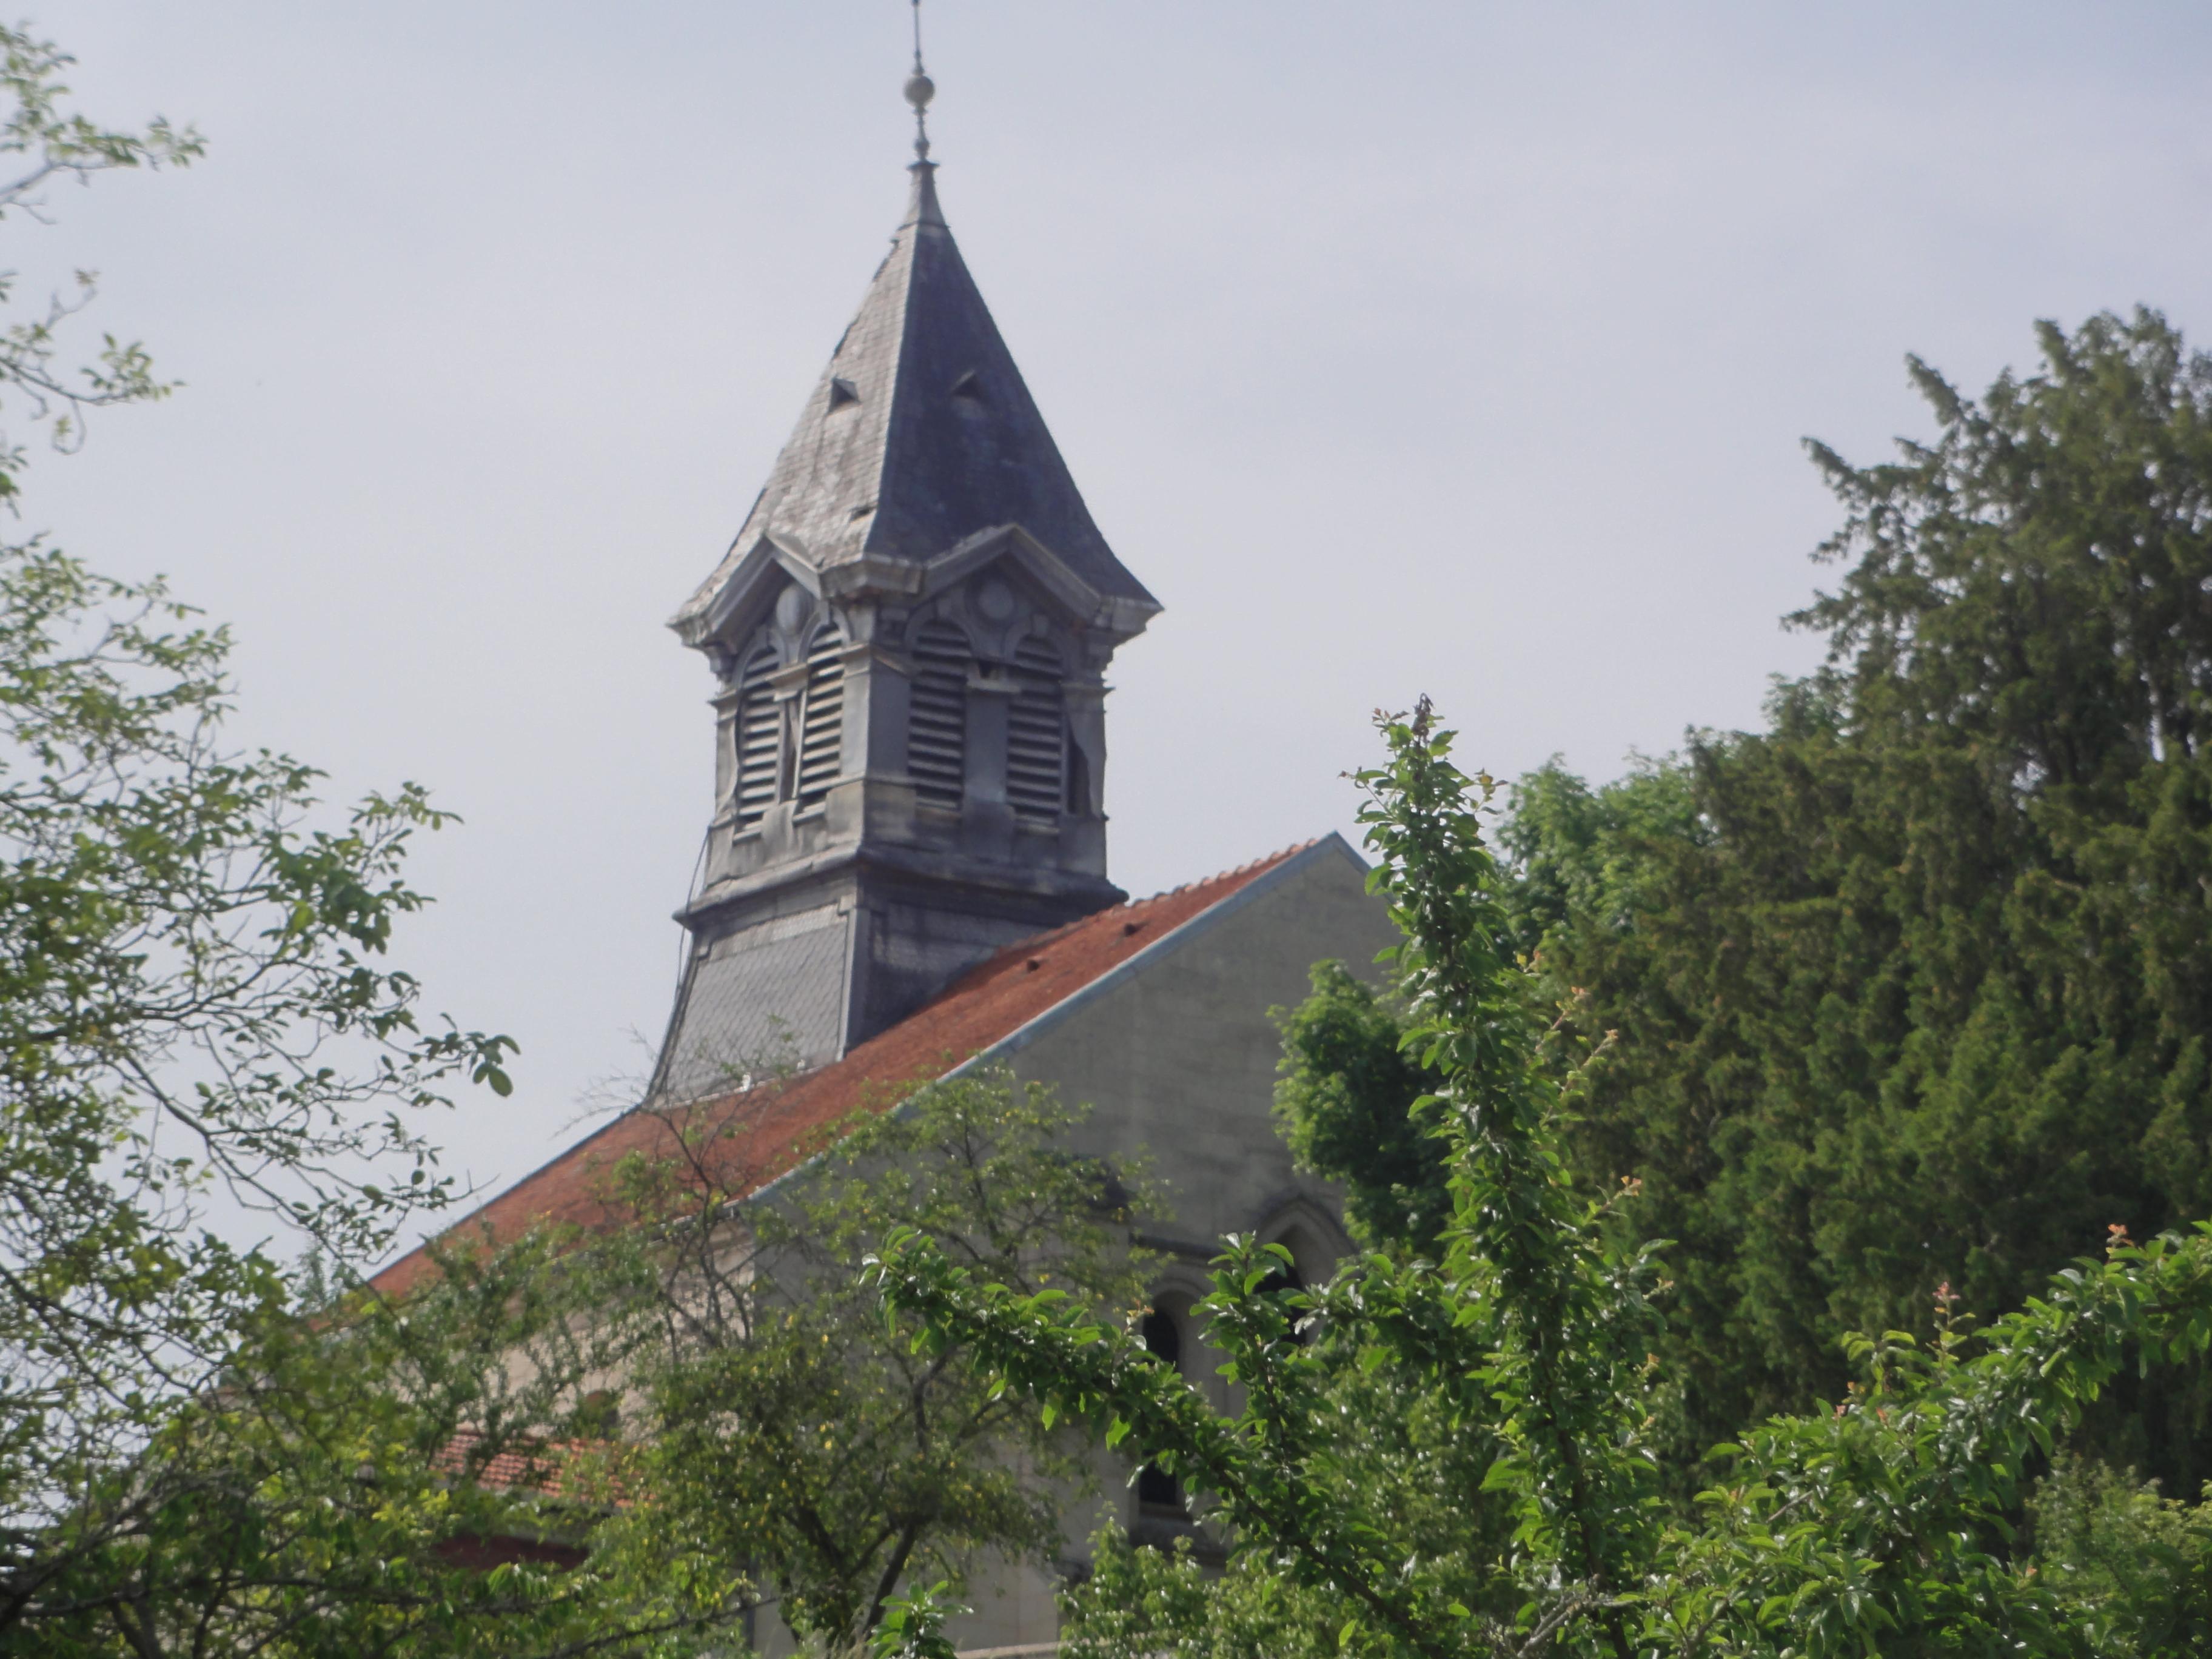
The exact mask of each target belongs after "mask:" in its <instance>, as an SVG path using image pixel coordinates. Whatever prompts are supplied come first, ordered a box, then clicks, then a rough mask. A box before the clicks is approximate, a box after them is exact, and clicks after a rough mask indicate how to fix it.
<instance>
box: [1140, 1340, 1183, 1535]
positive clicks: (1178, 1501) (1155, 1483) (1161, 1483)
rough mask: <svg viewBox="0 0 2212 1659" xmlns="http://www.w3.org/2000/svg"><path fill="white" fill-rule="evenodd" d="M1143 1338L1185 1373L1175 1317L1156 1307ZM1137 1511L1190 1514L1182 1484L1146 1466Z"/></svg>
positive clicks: (1155, 1352)
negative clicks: (1184, 1499)
mask: <svg viewBox="0 0 2212 1659" xmlns="http://www.w3.org/2000/svg"><path fill="white" fill-rule="evenodd" d="M1140 1334H1142V1335H1143V1337H1144V1340H1145V1350H1146V1352H1148V1353H1150V1354H1151V1355H1152V1358H1155V1359H1157V1360H1158V1361H1159V1362H1160V1364H1163V1365H1165V1366H1166V1367H1167V1368H1168V1369H1169V1370H1173V1371H1180V1370H1182V1325H1181V1324H1180V1323H1178V1322H1177V1321H1176V1316H1174V1315H1173V1314H1171V1313H1170V1312H1169V1311H1168V1310H1166V1309H1165V1308H1163V1307H1159V1306H1158V1305H1157V1304H1156V1305H1154V1306H1153V1307H1152V1308H1151V1309H1150V1310H1147V1311H1146V1315H1145V1319H1144V1323H1143V1325H1142V1326H1141V1327H1140ZM1137 1508H1138V1510H1139V1512H1140V1513H1141V1512H1148V1513H1151V1514H1155V1515H1162V1514H1165V1515H1173V1516H1176V1518H1178V1519H1181V1518H1182V1516H1184V1515H1185V1514H1187V1513H1188V1510H1185V1509H1184V1507H1183V1500H1182V1481H1180V1480H1176V1477H1175V1476H1173V1475H1172V1474H1169V1473H1168V1472H1167V1471H1166V1470H1165V1469H1164V1468H1159V1467H1158V1465H1157V1464H1152V1463H1147V1464H1146V1465H1145V1466H1144V1467H1143V1468H1140V1469H1139V1470H1138V1471H1137Z"/></svg>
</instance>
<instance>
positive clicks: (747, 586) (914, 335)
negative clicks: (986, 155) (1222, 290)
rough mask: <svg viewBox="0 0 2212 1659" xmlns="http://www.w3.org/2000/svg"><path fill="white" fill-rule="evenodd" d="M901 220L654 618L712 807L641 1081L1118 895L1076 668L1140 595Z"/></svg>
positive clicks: (1101, 689)
mask: <svg viewBox="0 0 2212 1659" xmlns="http://www.w3.org/2000/svg"><path fill="white" fill-rule="evenodd" d="M933 91H934V88H933V85H932V84H931V83H930V82H929V79H928V77H927V76H926V75H924V74H923V73H922V72H921V56H920V52H919V50H918V49H917V52H916V54H915V73H914V75H913V76H911V77H910V78H909V80H908V100H909V101H910V102H912V103H913V104H914V106H915V114H916V123H917V125H916V133H917V137H916V143H915V151H916V160H915V162H914V163H913V164H912V165H911V167H909V169H908V171H909V173H911V175H912V185H911V190H910V193H909V197H908V207H907V211H906V214H905V216H904V217H903V218H902V220H901V222H900V223H899V226H898V228H897V231H896V234H894V236H893V237H892V240H891V247H890V252H889V253H888V254H887V255H886V257H885V258H884V262H883V264H882V265H881V266H880V267H879V268H878V270H877V271H876V274H875V276H874V278H873V279H872V281H871V283H869V285H868V289H867V292H866V295H865V296H864V297H863V298H862V300H861V302H860V309H859V311H858V312H857V313H855V315H854V319H853V320H852V322H851V324H850V325H848V327H847V329H846V331H845V332H844V335H843V337H842V338H841V339H840V340H839V341H838V343H837V346H836V349H835V350H834V351H832V353H831V354H830V357H829V364H828V366H827V367H826V368H825V369H824V370H823V374H822V377H821V379H820V380H819V381H818V382H817V385H816V386H815V388H814V391H813V393H812V394H811V396H810V397H809V398H808V399H807V401H806V404H805V408H804V409H803V410H802V411H801V413H800V415H799V423H798V426H797V428H795V429H794V430H793V434H792V435H791V438H790V440H789V441H788V442H787V443H786V444H785V446H784V447H783V450H782V452H781V454H780V455H778V457H777V458H776V461H775V466H774V467H773V468H772V469H771V470H770V471H769V480H768V483H767V485H766V486H765V487H764V488H763V490H762V491H761V495H760V498H759V499H758V501H756V502H755V504H754V506H753V508H752V511H751V512H750V513H749V514H748V515H747V517H746V519H745V522H744V526H743V527H742V528H741V529H740V530H739V531H738V535H737V538H736V539H735V540H734V541H733V542H732V544H731V545H730V549H729V551H728V553H727V554H726V556H724V558H723V560H722V561H721V562H720V565H719V566H718V567H717V568H715V570H714V574H712V575H710V576H709V577H708V580H706V581H705V582H704V583H703V584H702V586H700V587H699V589H698V590H697V592H695V593H694V594H693V595H692V597H691V598H690V600H688V601H687V602H686V603H685V605H684V607H683V609H682V610H680V611H678V613H677V615H676V617H674V618H673V619H672V621H671V627H673V628H674V629H676V631H677V633H678V635H679V637H681V638H682V639H683V641H684V643H686V644H687V645H690V646H693V647H696V648H697V649H699V650H701V651H702V652H703V653H706V655H707V657H708V660H709V661H710V662H711V663H712V664H713V665H714V671H715V674H716V677H717V679H718V682H719V691H718V695H717V696H716V697H715V699H714V702H715V706H716V708H717V710H718V714H719V719H718V722H717V732H718V765H717V768H716V771H717V795H716V810H715V812H714V819H713V822H712V825H711V827H710V829H709V830H708V842H707V849H706V854H705V856H704V860H703V864H702V879H701V881H700V883H699V885H698V889H697V890H696V893H695V894H694V896H693V897H692V900H691V902H690V903H689V904H688V905H687V906H686V908H685V909H684V911H683V913H682V918H681V919H682V920H683V921H684V924H685V926H686V927H688V928H690V931H691V933H692V939H693V943H692V949H691V951H690V956H689V957H688V960H687V966H686V969H685V972H684V980H683V983H682V986H681V987H680V988H679V990H678V1000H677V1006H676V1009H675V1011H674V1013H673V1015H672V1017H671V1022H670V1028H669V1035H668V1040H667V1042H666V1043H665V1045H664V1052H663V1054H662V1056H661V1061H660V1066H659V1074H658V1077H657V1079H656V1088H657V1089H658V1090H659V1091H661V1092H663V1093H665V1094H667V1095H671V1096H675V1097H684V1096H686V1095H697V1094H702V1093H708V1092H712V1091H713V1090H714V1088H716V1087H717V1086H720V1085H724V1084H725V1083H726V1081H727V1080H728V1079H730V1078H732V1077H734V1076H736V1075H739V1074H742V1073H744V1072H747V1071H754V1070H757V1069H758V1067H759V1066H760V1065H761V1064H763V1062H768V1063H775V1062H778V1061H781V1062H784V1063H791V1064H796V1065H799V1066H811V1065H814V1064H817V1063H820V1062H822V1061H824V1060H829V1059H833V1058H835V1057H836V1055H837V1054H841V1053H842V1052H843V1051H844V1050H845V1049H846V1048H850V1047H851V1046H853V1045H854V1044H855V1043H858V1042H862V1041H865V1040H866V1037H867V1036H871V1035H872V1034H873V1033H874V1032H875V1031H877V1030H881V1029H883V1028H884V1026H886V1025H888V1024H891V1023H893V1022H894V1021H896V1019H899V1018H903V1017H904V1015H905V1014H906V1013H908V1012H911V1010H912V1009H913V1008H914V1007H915V1006H918V1005H919V1004H920V1003H921V1001H923V1000H927V998H928V997H929V996H930V995H932V994H934V993H935V992H936V991H938V990H939V989H941V988H943V987H944V986H945V985H947V984H949V983H950V982H951V980H952V979H954V978H956V977H957V975H959V974H960V973H961V972H962V971H963V970H964V969H966V968H968V967H969V966H970V965H972V964H973V963H975V962H977V961H979V960H981V958H983V957H987V956H988V955H990V954H992V953H993V952H994V951H997V950H999V949H1000V948H1002V947H1003V946H1004V945H1006V944H1009V943H1011V942H1012V941H1013V940H1014V939H1019V938H1022V937H1024V936H1025V935H1027V934H1030V933H1036V932H1038V931H1040V930H1042V929H1044V928H1048V927H1055V926H1058V925H1060V923H1062V922H1065V921H1072V920H1073V919H1074V918H1075V917H1077V916H1079V915H1086V914H1088V913H1090V912H1091V911H1092V910H1095V909H1097V908H1102V907H1103V906H1104V905H1107V904H1110V903H1114V902H1118V901H1119V900H1120V899H1121V896H1122V895H1121V891H1120V890H1119V889H1118V888H1115V886H1114V885H1113V884H1111V883H1110V882H1109V881H1108V880H1107V878H1106V842H1105V823H1106V820H1105V812H1104V789H1105V711H1104V697H1105V691H1106V687H1105V684H1104V679H1103V674H1104V670H1105V668H1106V665H1107V663H1108V661H1109V659H1110V658H1111V656H1112V655H1113V653H1114V651H1115V647H1118V646H1119V645H1120V644H1121V642H1122V641H1125V640H1127V639H1128V638H1130V637H1131V636H1133V635H1135V634H1136V633H1138V632H1139V630H1140V629H1143V627H1144V626H1145V624H1146V622H1147V621H1148V620H1149V619H1150V618H1151V617H1152V616H1153V615H1155V614H1156V613H1157V612H1158V610H1159V608H1160V607H1159V605H1158V601H1157V600H1155V599H1153V598H1152V595H1151V594H1150V593H1148V592H1146V590H1145V587H1144V586H1143V584H1142V583H1140V582H1139V581H1138V580H1137V579H1136V578H1135V577H1134V576H1133V575H1132V574H1130V573H1129V571H1128V570H1127V568H1125V567H1124V566H1123V565H1122V564H1121V561H1120V560H1119V559H1117V558H1116V557H1115V555H1114V553H1113V550H1111V549H1110V548H1109V546H1108V545H1107V544H1106V540H1105V538H1104V537H1103V536H1102V535H1101V534H1100V532H1099V530H1098V527H1097V524H1096V523H1094V522H1093V520H1092V519H1091V513H1090V510H1089V508H1088V507H1085V504H1084V501H1083V497H1082V495H1081V493H1080V492H1079V490H1078V489H1076V486H1075V481H1074V479H1073V477H1072V476H1071V475H1070V473H1069V471H1068V470H1067V466H1066V462H1065V461H1064V460H1062V459H1061V457H1060V451H1059V448H1058V447H1057V446H1056V445H1055V444H1054V442H1053V440H1052V435H1051V434H1050V433H1049V431H1048V430H1047V428H1046V427H1045V424H1044V420H1043V417H1042V416H1041V415H1040V414H1039V413H1038V411H1037V408H1036V404H1035V402H1034V401H1033V400H1032V399H1031V398H1030V392H1029V388H1028V387H1027V386H1026V385H1024V382H1023V380H1022V377H1021V374H1020V372H1019V371H1018V369H1017V368H1015V366H1014V361H1013V357H1012V354H1011V353H1010V352H1009V351H1008V350H1007V349H1006V343H1005V341H1004V340H1003V339H1002V338H1001V337H1000V334H999V331H998V328H997V325H995V324H994V322H993V321H992V319H991V314H990V312H989V310H988V309H987V307H985V305H984V303H983V299H982V295H981V294H980V293H979V292H978V291H977V289H976V287H975V281H974V279H973V278H972V277H971V276H969V273H968V268H967V265H966V264H965V263H964V262H963V260H962V258H961V257H960V251H959V249H958V247H957V246H955V244H954V242H953V240H952V234H951V229H950V228H948V227H947V225H946V223H945V215H944V213H943V211H942V210H941V209H940V207H939V203H938V197H937V189H936V179H935V174H936V164H935V163H933V162H932V161H930V160H929V159H928V138H927V132H926V130H925V129H924V128H923V127H922V126H921V118H922V115H923V112H924V111H925V109H926V107H927V104H928V101H929V97H930V94H932V93H933Z"/></svg>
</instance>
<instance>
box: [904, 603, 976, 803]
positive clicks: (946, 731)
mask: <svg viewBox="0 0 2212 1659" xmlns="http://www.w3.org/2000/svg"><path fill="white" fill-rule="evenodd" d="M968 669H969V650H968V641H967V639H966V637H965V636H964V635H962V633H961V632H960V629H958V628H957V626H955V625H954V624H953V623H949V622H943V621H939V622H932V623H924V624H923V625H922V626H921V628H919V629H916V630H915V636H914V685H913V689H912V690H911V692H910V693H909V695H908V699H907V724H906V769H907V775H908V776H909V777H911V778H912V779H913V780H914V793H915V797H916V799H919V800H921V802H922V803H923V804H924V805H929V806H949V807H951V808H953V809H955V810H956V811H957V809H958V807H959V805H960V798H961V795H962V793H963V791H964V790H965V789H966V787H967V781H968Z"/></svg>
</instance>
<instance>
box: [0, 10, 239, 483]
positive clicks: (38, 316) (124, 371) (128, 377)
mask: <svg viewBox="0 0 2212 1659" xmlns="http://www.w3.org/2000/svg"><path fill="white" fill-rule="evenodd" d="M74 61H76V60H75V59H73V58H70V56H69V55H68V54H67V53H66V52H62V51H61V50H60V49H59V48H58V47H57V46H54V45H52V43H51V42H49V41H45V40H40V39H39V38H38V37H37V36H35V35H33V34H31V33H28V32H27V30H26V29H23V28H9V27H6V26H4V25H0V91H4V92H5V94H7V96H9V98H10V99H12V100H14V103H15V109H14V112H13V113H11V114H10V115H9V118H8V119H7V122H6V123H5V125H0V157H13V156H20V157H21V158H23V160H22V161H21V167H20V170H19V171H17V172H16V173H15V176H14V177H13V178H8V177H6V176H4V175H0V219H4V218H5V217H6V216H8V215H9V213H11V212H13V213H15V214H18V215H21V216H23V217H26V218H29V219H32V220H35V221H37V222H41V223H44V222H46V212H45V203H44V202H43V201H42V200H41V199H40V196H39V193H38V192H39V191H40V189H41V187H43V186H44V185H47V184H48V183H50V182H52V181H53V180H55V179H76V180H77V181H78V182H79V183H83V182H86V181H88V180H89V179H91V178H92V177H93V175H94V174H95V173H106V172H110V171H112V170H115V169H117V168H131V167H146V168H149V169H151V168H158V167H164V166H169V167H188V166H190V165H191V163H192V162H193V161H197V159H198V158H199V156H200V155H201V153H202V151H203V150H204V149H205V145H204V143H203V141H202V140H201V138H200V136H199V135H198V134H197V132H195V131H192V130H191V128H190V127H185V128H181V129H179V128H177V127H173V126H172V125H170V124H169V123H168V122H167V121H166V120H162V119H161V118H155V119H154V120H153V121H150V122H149V123H148V124H147V125H146V128H145V130H144V131H140V132H129V131H118V130H116V129H114V128H111V127H104V126H102V125H100V124H99V123H98V122H96V121H94V120H92V119H91V118H88V117H87V116H85V115H82V114H80V113H78V112H76V111H74V110H65V109H64V107H63V100H64V99H65V98H67V96H68V95H69V88H68V87H67V86H65V85H64V84H63V82H62V81H61V79H60V76H61V75H62V72H63V71H64V70H66V69H67V68H68V67H69V66H70V64H71V63H73V62H74ZM97 287H98V279H97V278H96V277H95V276H94V274H93V273H92V272H91V271H88V270H79V271H77V272H76V282H75V284H74V289H73V291H72V292H70V294H67V295H61V294H57V295H52V297H50V298H49V299H48V300H47V301H46V304H45V305H44V306H43V307H40V309H38V310H37V311H36V312H35V313H33V314H32V315H30V316H27V317H23V318H19V319H12V320H10V321H9V323H8V324H7V325H5V326H4V327H0V408H7V409H9V410H14V411H15V412H16V417H17V420H18V422H19V423H27V424H32V425H41V424H42V425H44V426H45V427H46V432H47V436H48V437H49V439H50V440H51V441H52V444H53V447H55V448H56V449H58V450H62V451H64V452H67V451H69V450H71V449H74V448H76V447H77V445H78V444H80V443H82V441H83V436H84V418H85V416H86V415H87V414H88V412H89V411H91V410H94V409H99V408H102V407H106V406H108V405H112V404H128V403H139V402H143V401H145V400H147V399H149V398H161V397H165V396H167V393H168V392H169V390H170V387H169V386H167V384H166V383H164V382H162V381H161V380H156V379H155V376H154V365H153V360H152V359H151V358H150V357H149V356H147V354H146V349H145V348H144V347H143V346H142V345H140V344H138V343H137V342H135V341H131V342H123V341H118V340H117V339H116V337H114V336H113V335H112V334H111V335H109V336H107V337H106V341H105V342H104V343H103V344H102V346H101V347H100V350H99V352H98V353H97V355H96V356H95V358H94V362H90V363H87V364H83V365H82V366H80V367H79V368H76V371H75V372H74V373H70V372H68V371H65V370H63V369H60V368H57V367H56V364H55V358H56V356H57V355H58V352H59V351H60V336H61V330H62V328H63V326H64V325H65V324H66V323H67V322H68V320H69V319H70V318H71V317H72V316H74V315H76V313H78V312H80V311H82V310H83V309H84V307H86V306H88V305H89V304H90V303H91V302H92V300H93V297H94V293H95V291H96V289H97ZM14 296H15V273H14V272H13V271H0V304H4V303H6V302H7V301H9V300H11V299H13V298H14ZM28 459H29V458H28V456H27V453H25V451H24V450H23V449H22V448H21V447H20V446H17V445H12V444H6V443H0V503H4V504H6V505H9V506H14V505H15V503H16V497H17V496H18V495H20V494H21V489H22V479H21V475H22V471H23V468H24V466H25V465H27V461H28Z"/></svg>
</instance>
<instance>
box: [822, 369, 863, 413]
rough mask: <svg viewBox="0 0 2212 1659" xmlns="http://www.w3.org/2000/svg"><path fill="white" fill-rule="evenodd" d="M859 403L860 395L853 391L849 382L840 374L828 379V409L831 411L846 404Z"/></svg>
mask: <svg viewBox="0 0 2212 1659" xmlns="http://www.w3.org/2000/svg"><path fill="white" fill-rule="evenodd" d="M858 402H860V393H859V392H857V391H855V390H854V386H853V383H852V382H851V381H850V380H847V379H846V378H845V377H844V376H843V375H842V374H838V375H833V376H832V377H831V378H830V381H829V407H830V408H831V409H832V410H839V409H842V408H844V406H845V405H846V404H857V403H858Z"/></svg>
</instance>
